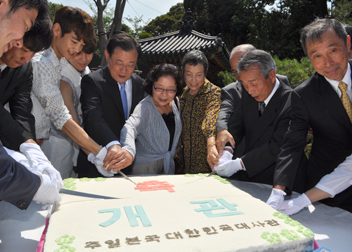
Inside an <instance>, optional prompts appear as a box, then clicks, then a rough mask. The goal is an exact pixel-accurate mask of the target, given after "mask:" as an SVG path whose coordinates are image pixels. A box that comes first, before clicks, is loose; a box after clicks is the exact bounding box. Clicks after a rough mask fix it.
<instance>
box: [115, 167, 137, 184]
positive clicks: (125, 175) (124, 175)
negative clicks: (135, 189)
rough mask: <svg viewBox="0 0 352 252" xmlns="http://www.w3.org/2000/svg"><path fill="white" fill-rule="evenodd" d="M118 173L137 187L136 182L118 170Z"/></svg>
mask: <svg viewBox="0 0 352 252" xmlns="http://www.w3.org/2000/svg"><path fill="white" fill-rule="evenodd" d="M118 173H120V174H121V175H122V176H123V177H124V178H125V179H128V180H129V181H131V182H132V183H133V184H135V185H137V184H136V183H135V182H133V181H132V180H131V179H130V178H129V177H127V176H126V174H124V173H123V172H122V171H120V170H118Z"/></svg>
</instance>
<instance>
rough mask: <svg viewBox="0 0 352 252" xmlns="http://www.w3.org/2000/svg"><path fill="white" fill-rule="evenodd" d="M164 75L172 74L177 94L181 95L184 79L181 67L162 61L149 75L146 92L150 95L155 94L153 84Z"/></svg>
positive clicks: (145, 83) (145, 84)
mask: <svg viewBox="0 0 352 252" xmlns="http://www.w3.org/2000/svg"><path fill="white" fill-rule="evenodd" d="M162 76H172V77H173V78H174V79H175V83H176V90H177V91H176V96H178V95H181V94H182V91H183V80H182V75H181V71H180V69H179V68H178V67H177V66H175V65H173V64H167V63H162V64H160V65H156V66H155V67H154V68H153V69H152V70H151V71H150V72H149V73H148V75H147V78H146V80H145V82H144V86H145V92H146V93H147V94H149V95H153V86H154V83H155V82H156V81H158V79H159V78H160V77H162Z"/></svg>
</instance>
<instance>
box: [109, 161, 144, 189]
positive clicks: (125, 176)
mask: <svg viewBox="0 0 352 252" xmlns="http://www.w3.org/2000/svg"><path fill="white" fill-rule="evenodd" d="M109 166H110V164H108V165H107V166H106V168H105V170H107V169H108V168H109ZM117 172H118V173H120V175H122V176H123V177H124V178H125V179H127V180H129V181H131V182H132V183H133V184H135V185H137V184H136V183H135V182H133V181H132V180H131V179H130V178H129V177H127V175H126V174H125V173H123V172H122V171H120V170H118V171H117ZM115 173H116V172H115Z"/></svg>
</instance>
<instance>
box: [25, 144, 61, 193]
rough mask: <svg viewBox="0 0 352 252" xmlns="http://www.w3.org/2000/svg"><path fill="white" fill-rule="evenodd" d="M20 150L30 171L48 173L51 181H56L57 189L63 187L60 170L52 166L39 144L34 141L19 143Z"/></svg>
mask: <svg viewBox="0 0 352 252" xmlns="http://www.w3.org/2000/svg"><path fill="white" fill-rule="evenodd" d="M20 151H21V152H22V153H23V154H24V155H25V156H26V158H27V159H28V161H29V166H30V169H29V170H30V171H32V172H33V171H37V172H39V173H40V174H46V175H48V176H49V177H50V180H51V182H52V183H56V186H57V188H58V189H60V188H62V187H64V184H63V182H62V178H61V175H60V172H59V171H58V170H56V169H55V168H54V166H52V164H51V163H50V161H49V160H48V158H47V157H46V156H45V154H44V153H43V151H42V150H41V149H40V147H39V145H37V144H34V143H23V144H21V145H20ZM27 168H28V167H27Z"/></svg>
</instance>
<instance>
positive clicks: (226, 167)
mask: <svg viewBox="0 0 352 252" xmlns="http://www.w3.org/2000/svg"><path fill="white" fill-rule="evenodd" d="M226 152H228V151H225V152H224V154H223V155H225V154H226V155H227V153H226ZM228 153H229V152H228ZM230 154H231V153H230ZM231 155H232V154H231ZM215 170H216V172H217V174H218V175H220V176H223V177H231V176H232V175H233V174H235V173H236V172H238V171H240V170H243V167H242V163H241V159H240V158H236V159H235V160H230V161H227V162H225V163H223V164H221V165H219V166H215Z"/></svg>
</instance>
